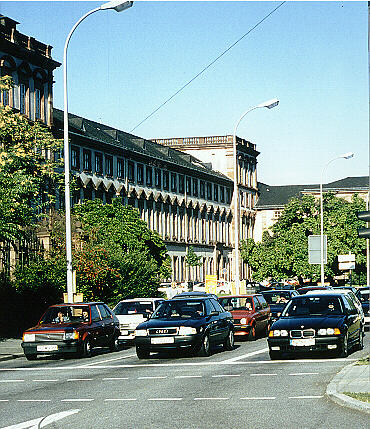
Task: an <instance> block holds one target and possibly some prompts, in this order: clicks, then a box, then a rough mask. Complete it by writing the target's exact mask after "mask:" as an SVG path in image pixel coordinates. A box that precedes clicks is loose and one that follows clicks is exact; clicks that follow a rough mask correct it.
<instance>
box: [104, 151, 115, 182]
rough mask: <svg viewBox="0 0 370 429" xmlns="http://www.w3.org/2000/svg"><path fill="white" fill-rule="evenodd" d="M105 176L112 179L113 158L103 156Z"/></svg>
mask: <svg viewBox="0 0 370 429" xmlns="http://www.w3.org/2000/svg"><path fill="white" fill-rule="evenodd" d="M105 175H106V176H110V177H113V157H112V156H111V155H105Z"/></svg>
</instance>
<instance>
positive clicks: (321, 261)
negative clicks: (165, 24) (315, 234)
mask: <svg viewBox="0 0 370 429" xmlns="http://www.w3.org/2000/svg"><path fill="white" fill-rule="evenodd" d="M353 156H354V153H353V152H347V153H344V154H343V155H340V156H336V157H335V158H333V159H331V160H330V161H328V162H327V163H326V164H325V165H324V167H323V169H322V171H321V181H320V265H321V286H324V210H323V206H324V204H323V195H322V183H323V177H324V171H325V169H326V167H327V166H328V165H329V164H330V163H332V162H333V161H336V160H337V159H341V158H344V159H350V158H353Z"/></svg>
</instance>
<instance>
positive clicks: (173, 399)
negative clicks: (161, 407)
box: [148, 398, 182, 401]
mask: <svg viewBox="0 0 370 429" xmlns="http://www.w3.org/2000/svg"><path fill="white" fill-rule="evenodd" d="M148 401H182V398H149V399H148Z"/></svg>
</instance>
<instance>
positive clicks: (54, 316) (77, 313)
mask: <svg viewBox="0 0 370 429" xmlns="http://www.w3.org/2000/svg"><path fill="white" fill-rule="evenodd" d="M89 320H90V309H89V307H88V306H61V307H50V308H48V309H47V311H46V312H45V314H44V315H43V316H42V319H41V321H40V323H75V322H88V321H89Z"/></svg>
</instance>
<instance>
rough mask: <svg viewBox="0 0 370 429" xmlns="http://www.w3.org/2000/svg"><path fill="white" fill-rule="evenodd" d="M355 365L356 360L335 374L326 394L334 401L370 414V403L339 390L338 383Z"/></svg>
mask: <svg viewBox="0 0 370 429" xmlns="http://www.w3.org/2000/svg"><path fill="white" fill-rule="evenodd" d="M354 365H356V362H354V363H351V364H350V365H347V366H346V367H344V368H343V369H342V370H341V371H340V372H338V374H337V375H335V376H334V378H333V379H332V381H331V382H330V383H329V385H328V387H327V388H326V395H327V396H328V397H329V398H330V399H331V400H332V401H333V402H335V403H337V404H339V405H341V406H345V407H349V408H352V409H354V410H357V411H361V412H365V413H367V414H370V403H368V402H363V401H359V400H357V399H354V398H351V397H350V396H347V395H345V394H344V393H340V392H338V390H337V384H338V383H339V382H341V381H342V380H343V379H345V378H346V377H347V374H348V372H350V370H351V369H352V366H354Z"/></svg>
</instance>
